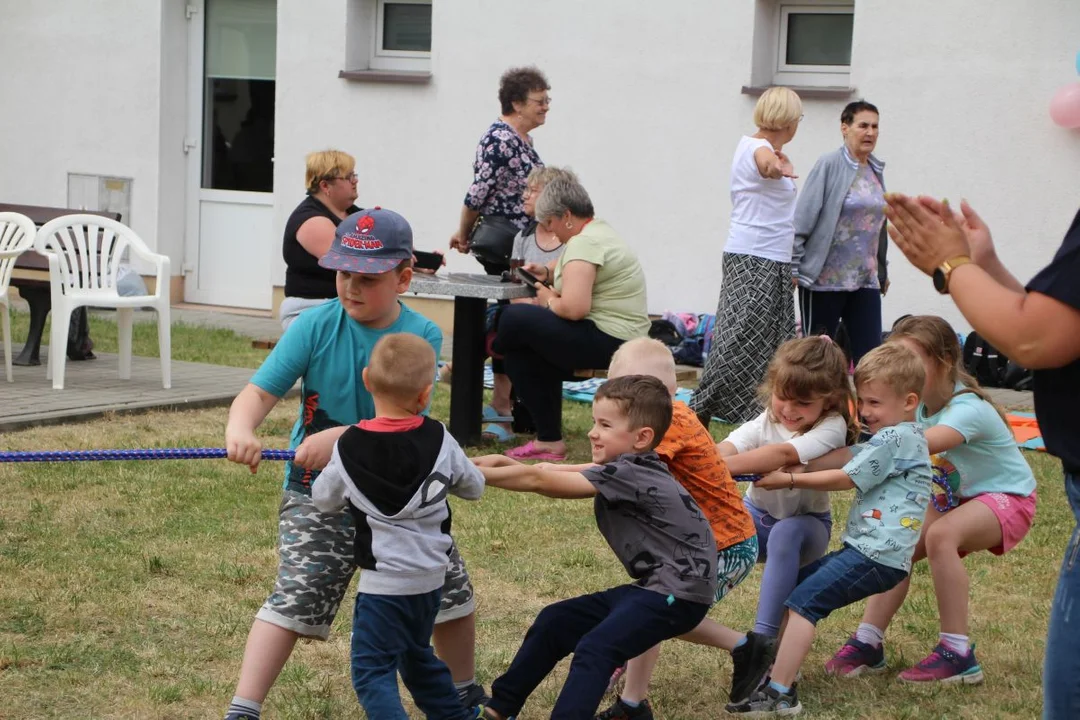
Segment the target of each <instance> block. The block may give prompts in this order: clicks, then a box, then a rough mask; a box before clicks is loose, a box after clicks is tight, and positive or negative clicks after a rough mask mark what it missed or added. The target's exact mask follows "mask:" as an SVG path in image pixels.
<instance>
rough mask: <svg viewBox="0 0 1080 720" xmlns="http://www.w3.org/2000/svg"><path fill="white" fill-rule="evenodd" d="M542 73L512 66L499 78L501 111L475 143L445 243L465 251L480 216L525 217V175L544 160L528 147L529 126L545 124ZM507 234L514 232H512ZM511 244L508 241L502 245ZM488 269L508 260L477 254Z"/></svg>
mask: <svg viewBox="0 0 1080 720" xmlns="http://www.w3.org/2000/svg"><path fill="white" fill-rule="evenodd" d="M550 89H551V88H550V86H549V85H548V82H547V78H545V77H544V74H543V73H542V72H540V71H539V70H538V69H536V68H534V67H527V68H511V69H510V70H507V71H506V72H505V73H503V76H502V79H501V80H500V81H499V103H500V104H501V105H502V114H501V115H500V116H499V118H498V119H497V120H496V121H495V122H494V123H492V124H491V127H489V128H488V129H487V132H485V133H484V136H483V137H482V138H480V144H479V145H477V147H476V161H475V162H474V163H473V182H472V185H470V186H469V191H468V193H466V195H465V204H464V207H462V208H461V220H460V222H459V223H458V229H457V232H455V233H454V234H453V235H452V236H451V237H450V247H452V248H454V249H456V250H458V251H459V252H463V253H467V252H469V244H470V242H469V236H470V235H471V234H472V231H473V226H474V225H476V221H477V220H478V219H479V218H481V217H485V218H486V217H492V218H501V222H503V223H507V224H508V225H512V226H513V227H514V228H516V230H523V229H525V226H526V225H527V224H528V222H529V218H528V216H527V215H525V209H524V207H523V205H522V195H523V193H524V192H525V187H526V181H525V180H526V178H527V177H528V176H529V173H530V172H531V171H532V169H533V168H534V167H540V166H542V165H543V163H542V162H541V161H540V156H539V155H537V154H536V150H535V149H534V148H533V141H532V137H531V136H530V135H529V133H530V132H532V131H533V130H535V129H536V128H538V127H540V126H541V125H543V124H544V121H545V120H546V119H547V112H548V108H549V107H550V106H551V97H550V96H549V95H548V90H550ZM510 237H511V240H512V238H513V234H511V236H510ZM509 250H510V247H507V251H509ZM477 260H479V261H480V264H481V265H483V266H484V270H485V272H487V273H488V274H489V275H498V274H500V273H501V272H502V271H504V270H508V269H509V267H510V266H509V262H508V261H509V257H508V258H507V262H500V261H498V260H494V259H491V258H479V257H478V258H477Z"/></svg>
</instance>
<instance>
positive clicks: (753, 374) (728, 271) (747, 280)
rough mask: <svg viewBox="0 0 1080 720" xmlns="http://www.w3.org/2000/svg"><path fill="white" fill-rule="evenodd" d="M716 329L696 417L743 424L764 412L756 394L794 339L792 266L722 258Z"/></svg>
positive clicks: (732, 255) (695, 399) (749, 257)
mask: <svg viewBox="0 0 1080 720" xmlns="http://www.w3.org/2000/svg"><path fill="white" fill-rule="evenodd" d="M723 268H724V278H723V281H722V283H721V285H720V304H719V305H718V306H717V308H716V329H715V331H714V334H713V342H712V348H711V349H710V350H709V357H708V359H707V360H706V361H705V371H704V372H703V373H702V375H701V383H700V385H698V389H697V391H696V392H695V393H694V397H693V399H692V400H691V402H690V406H691V407H692V408H693V410H694V412H695V413H697V414H698V416H703V415H705V414H706V413H708V416H709V417H716V418H723V419H724V420H726V421H728V422H732V423H740V422H746V421H747V420H752V419H754V418H755V417H757V416H758V415H759V414H760V413H761V410H762V407H761V403H760V402H758V397H757V391H758V387H759V386H760V385H761V383H762V381H763V380H764V379H765V371H766V370H767V369H768V367H769V361H770V360H772V357H773V354H774V353H775V352H776V349H777V348H778V347H780V345H781V343H783V342H784V341H786V340H790V339H791V338H792V337H794V336H795V299H794V287H793V286H792V283H791V264H790V263H784V262H777V261H776V260H766V259H765V258H760V257H757V256H754V255H739V254H735V253H724V264H723Z"/></svg>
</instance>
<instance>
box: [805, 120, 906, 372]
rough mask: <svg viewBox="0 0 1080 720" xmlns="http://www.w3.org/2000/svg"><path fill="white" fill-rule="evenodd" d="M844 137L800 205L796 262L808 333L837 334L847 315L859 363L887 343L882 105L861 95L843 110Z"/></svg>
mask: <svg viewBox="0 0 1080 720" xmlns="http://www.w3.org/2000/svg"><path fill="white" fill-rule="evenodd" d="M840 133H841V135H843V136H844V144H843V145H841V146H840V148H839V149H838V150H833V151H832V152H830V153H826V154H825V155H822V156H821V157H820V158H818V161H817V162H816V163H815V164H814V169H813V170H811V171H810V174H809V175H808V176H807V178H806V184H805V185H803V188H802V192H801V193H799V201H798V202H797V203H796V205H795V249H794V252H793V254H792V269H793V270H794V272H795V275H796V278H797V279H798V282H799V315H800V316H801V317H802V328H803V332H804V333H806V334H808V335H821V334H825V335H828V336H829V337H831V338H836V336H837V329H838V328H839V326H840V322H841V321H843V323H844V329H845V330H846V331H847V333H846V335H847V341H848V342H847V344H848V348H847V349H848V350H849V351H850V355H851V360H852V362H854V363H856V364H858V362H859V359H860V358H861V357H862V356H863V355H865V354H866V353H868V352H870V351H871V350H873V349H874V348H876V347H877V346H878V345H880V344H881V296H882V295H884V294H885V291H886V290H888V288H889V276H888V271H887V269H886V266H885V250H886V249H887V248H888V246H889V243H888V238H887V237H886V232H885V177H884V174H883V173H884V171H885V164H884V163H883V162H881V161H880V160H878V159H877V158H876V157H874V154H873V153H874V147H875V146H876V145H877V139H878V109H877V108H876V107H874V106H873V105H871V104H870V103H868V102H866V101H865V100H858V101H856V102H853V103H848V105H847V107H845V108H844V110H843V112H842V113H840Z"/></svg>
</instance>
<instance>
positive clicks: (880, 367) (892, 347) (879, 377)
mask: <svg viewBox="0 0 1080 720" xmlns="http://www.w3.org/2000/svg"><path fill="white" fill-rule="evenodd" d="M869 382H880V383H883V384H884V385H886V386H888V387H889V389H890V390H892V391H893V392H895V393H896V394H897V395H899V396H903V395H907V394H908V393H915V395H916V396H917V397H922V391H923V383H925V382H926V368H925V367H923V363H922V360H920V359H919V356H918V355H916V354H915V352H914V351H912V350H911V349H910V348H908V347H906V346H904V345H901V344H900V343H886V344H884V345H879V346H878V347H876V348H874V349H873V350H871V351H870V352H868V353H866V354H865V355H863V356H862V360H859V364H858V365H857V366H856V367H855V391H856V393H858V390H859V388H860V387H862V386H863V385H864V384H866V383H869Z"/></svg>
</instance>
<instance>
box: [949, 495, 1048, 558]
mask: <svg viewBox="0 0 1080 720" xmlns="http://www.w3.org/2000/svg"><path fill="white" fill-rule="evenodd" d="M1035 496H1036V493H1034V492H1033V493H1031V494H1030V495H1028V496H1027V497H1023V496H1020V495H1009V494H1008V493H997V492H995V493H983V494H981V495H976V496H975V497H972V498H961V499H960V504H961V505H963V504H964V503H968V502H981V503H982V504H983V505H985V506H986V507H988V508H990V510H991V511H992V512H993V513H994V516H995V517H996V518H997V519H998V522H999V523H1000V524H1001V544H1000V545H998V546H997V547H992V548H990V552H992V553H994V554H995V555H1004V554H1005V553H1007V552H1009V551H1010V550H1012V549H1013V548H1014V547H1016V546H1017V545H1018V544H1020V541H1021V540H1023V539H1024V536H1025V535H1027V534H1028V530H1030V529H1031V523H1032V522H1034V520H1035V499H1036V498H1035ZM938 502H939V503H944V502H945V496H944V495H938ZM967 554H968V553H966V552H964V551H963V550H961V551H960V557H964V556H965V555H967Z"/></svg>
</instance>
